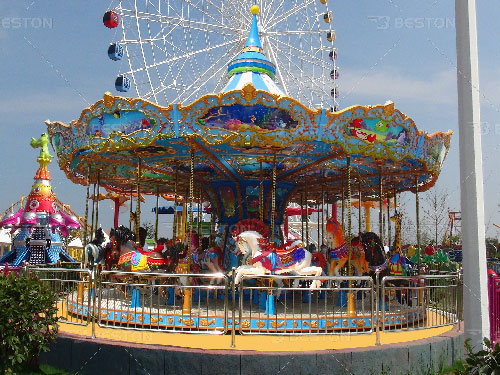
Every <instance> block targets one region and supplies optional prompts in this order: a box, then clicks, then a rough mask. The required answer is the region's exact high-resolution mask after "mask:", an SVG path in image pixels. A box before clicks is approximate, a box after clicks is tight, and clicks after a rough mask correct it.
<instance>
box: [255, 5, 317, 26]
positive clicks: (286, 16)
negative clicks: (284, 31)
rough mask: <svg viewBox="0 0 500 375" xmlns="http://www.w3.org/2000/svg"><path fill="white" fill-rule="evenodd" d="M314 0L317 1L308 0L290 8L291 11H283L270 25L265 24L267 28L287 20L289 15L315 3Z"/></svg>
mask: <svg viewBox="0 0 500 375" xmlns="http://www.w3.org/2000/svg"><path fill="white" fill-rule="evenodd" d="M284 1H285V0H283V1H282V3H283V2H284ZM314 1H317V0H306V1H304V2H303V3H302V4H300V5H299V6H297V7H295V8H293V9H290V10H289V11H287V12H285V13H283V14H282V15H281V16H280V17H279V18H278V19H276V20H273V21H274V22H272V23H271V24H269V25H265V29H272V28H273V27H275V26H276V25H278V24H279V23H280V22H283V21H284V20H286V19H287V18H288V17H291V16H293V15H294V14H296V13H297V12H299V11H300V10H302V9H304V8H306V7H307V6H308V5H310V4H311V3H314ZM275 13H276V12H275ZM273 18H274V17H273Z"/></svg>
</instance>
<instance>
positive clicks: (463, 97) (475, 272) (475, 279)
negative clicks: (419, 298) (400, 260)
mask: <svg viewBox="0 0 500 375" xmlns="http://www.w3.org/2000/svg"><path fill="white" fill-rule="evenodd" d="M455 25H456V36H457V84H458V122H459V151H460V202H461V207H462V210H461V211H462V249H463V273H464V292H463V293H464V299H463V305H464V324H465V337H466V338H470V339H471V342H470V344H471V346H472V347H475V348H476V350H477V349H479V348H480V347H481V343H482V339H483V337H488V336H489V320H488V282H487V274H486V245H485V225H484V196H483V164H482V151H481V129H480V125H481V122H480V121H481V120H480V103H479V67H478V52H477V25H476V1H475V0H455Z"/></svg>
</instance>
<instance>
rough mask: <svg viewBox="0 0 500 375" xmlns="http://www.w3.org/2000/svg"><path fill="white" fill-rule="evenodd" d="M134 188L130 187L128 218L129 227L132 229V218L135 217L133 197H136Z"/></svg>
mask: <svg viewBox="0 0 500 375" xmlns="http://www.w3.org/2000/svg"><path fill="white" fill-rule="evenodd" d="M133 190H134V188H133V187H130V216H129V220H128V229H130V230H132V219H133V217H134V211H133V209H132V198H133V197H134V193H133Z"/></svg>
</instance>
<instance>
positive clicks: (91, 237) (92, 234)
mask: <svg viewBox="0 0 500 375" xmlns="http://www.w3.org/2000/svg"><path fill="white" fill-rule="evenodd" d="M95 185H96V184H94V187H93V193H92V221H91V222H90V241H91V242H92V241H93V240H94V214H95Z"/></svg>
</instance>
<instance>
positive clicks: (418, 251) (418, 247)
mask: <svg viewBox="0 0 500 375" xmlns="http://www.w3.org/2000/svg"><path fill="white" fill-rule="evenodd" d="M415 213H416V221H417V256H418V263H417V264H418V274H419V275H420V271H421V270H420V197H419V195H418V175H417V176H416V178H415Z"/></svg>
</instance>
